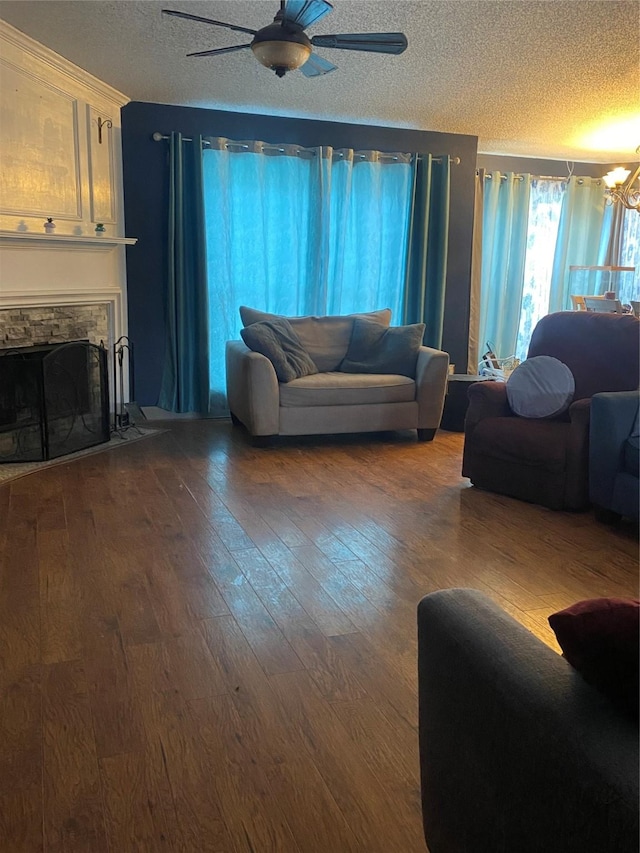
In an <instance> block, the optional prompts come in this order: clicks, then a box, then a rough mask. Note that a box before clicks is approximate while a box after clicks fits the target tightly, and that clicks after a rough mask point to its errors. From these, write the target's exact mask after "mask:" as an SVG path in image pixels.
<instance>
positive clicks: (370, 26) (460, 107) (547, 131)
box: [0, 0, 640, 162]
mask: <svg viewBox="0 0 640 853" xmlns="http://www.w3.org/2000/svg"><path fill="white" fill-rule="evenodd" d="M278 5H279V4H278V2H277V0H166V2H156V0H144V2H137V0H120V2H114V1H113V0H72V2H68V0H38V2H31V0H20V2H0V17H2V18H4V20H6V21H8V22H9V23H10V24H13V25H14V26H15V27H17V28H18V29H20V30H22V31H23V32H25V33H27V34H28V35H30V36H32V37H33V38H35V39H36V40H37V41H39V42H41V43H43V44H45V45H47V46H48V47H50V48H52V49H53V50H55V51H57V52H58V53H60V54H62V55H63V56H64V57H66V58H67V59H69V60H71V61H72V62H74V63H75V64H76V65H79V66H80V67H82V68H84V69H86V70H87V71H89V72H91V73H92V74H94V75H95V76H96V77H98V78H100V79H101V80H103V81H105V82H106V83H109V84H110V85H112V86H114V87H115V88H116V89H119V90H120V91H121V92H123V93H124V94H125V95H127V96H128V97H129V98H131V99H132V100H136V101H152V102H157V103H167V104H180V105H189V106H199V107H212V108H217V109H229V110H236V111H244V112H256V113H268V114H276V115H284V116H306V117H316V118H324V119H335V120H338V121H351V122H357V123H375V124H384V125H395V126H402V127H411V128H420V129H425V130H437V131H444V132H449V133H465V134H472V135H474V136H478V137H479V150H480V151H481V152H484V153H495V154H512V155H522V156H533V157H550V158H558V159H570V160H584V161H594V162H611V161H615V160H630V159H633V151H634V149H635V148H636V146H637V145H638V144H639V143H640V39H639V33H638V21H639V11H640V4H639V3H638V2H637V0H625V2H614V0H604V2H587V0H572V2H562V0H551V2H527V0H517V1H516V2H513V0H483V2H474V0H444V2H432V0H418V2H414V0H384V2H382V0H334V11H333V12H332V13H330V14H329V15H327V16H326V17H325V18H324V19H323V20H322V21H320V22H319V23H317V24H315V25H313V26H312V27H310V28H309V33H310V35H315V34H320V33H340V32H344V33H349V32H375V31H395V30H401V31H403V32H404V33H406V35H407V37H408V40H409V47H408V49H407V51H406V52H405V53H404V54H402V55H401V56H384V55H373V54H364V53H359V52H355V51H354V52H349V51H341V50H329V49H324V48H317V53H318V54H319V55H322V56H324V57H325V58H327V59H330V60H331V61H332V62H334V63H335V64H336V65H338V70H337V71H335V72H333V73H331V74H328V75H327V76H325V77H321V78H316V79H307V78H305V77H303V75H302V74H301V73H300V72H296V73H293V74H288V75H287V76H286V77H285V78H284V79H278V78H277V77H276V76H275V74H273V73H272V72H269V71H268V70H267V69H266V68H263V67H262V66H261V65H259V64H258V63H257V61H256V60H255V59H254V57H253V55H252V54H251V52H250V51H248V50H247V51H241V52H238V53H232V54H227V55H223V56H217V57H210V58H206V59H205V58H189V59H187V58H186V57H185V53H186V52H187V51H195V50H206V49H209V48H213V47H223V46H227V45H233V44H243V43H246V41H247V40H249V39H250V37H247V36H245V34H244V33H236V32H231V31H228V30H223V29H220V28H217V27H210V26H207V25H205V24H198V23H195V22H191V21H185V20H179V19H176V18H168V17H166V16H163V15H161V13H160V10H161V9H162V8H163V7H164V8H170V9H178V10H182V11H188V12H191V13H193V14H198V15H202V16H205V17H211V18H217V19H218V20H222V21H228V22H230V23H235V24H240V25H244V26H248V27H251V28H253V29H259V28H260V27H262V26H264V25H266V24H268V23H270V22H271V20H272V18H273V15H274V14H275V12H276V11H277V9H278Z"/></svg>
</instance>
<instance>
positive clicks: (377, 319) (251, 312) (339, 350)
mask: <svg viewBox="0 0 640 853" xmlns="http://www.w3.org/2000/svg"><path fill="white" fill-rule="evenodd" d="M278 316H279V315H278V314H267V313H265V312H264V311H258V310H256V309H255V308H247V307H246V306H245V305H242V306H240V319H241V320H242V322H243V324H244V326H245V327H246V326H250V325H251V324H252V323H259V322H264V321H265V320H273V319H274V318H277V317H278ZM355 317H359V318H361V319H362V318H365V319H368V320H371V321H372V322H374V323H380V324H381V325H383V326H388V325H389V323H390V322H391V311H390V309H389V308H383V309H382V310H381V311H371V312H369V313H368V314H345V315H344V316H339V315H327V316H326V317H312V316H309V317H287V318H286V319H287V320H288V321H289V323H291V326H292V327H293V329H294V330H295V332H296V334H297V335H298V337H299V338H300V343H301V344H302V346H303V347H304V348H305V350H306V351H307V352H308V353H309V355H310V357H311V358H312V359H313V362H314V363H315V364H316V366H317V368H318V370H319V371H321V372H326V371H331V370H337V369H338V366H339V364H340V362H341V361H342V359H343V358H344V357H345V355H346V353H347V349H348V347H349V341H350V340H351V332H352V330H353V321H354V318H355Z"/></svg>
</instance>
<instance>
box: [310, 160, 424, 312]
mask: <svg viewBox="0 0 640 853" xmlns="http://www.w3.org/2000/svg"><path fill="white" fill-rule="evenodd" d="M324 155H325V157H326V161H327V162H328V163H329V164H330V167H329V168H330V172H329V175H330V187H329V209H328V212H329V221H328V228H327V231H326V233H327V246H326V251H327V261H328V263H327V288H326V302H325V309H326V310H325V313H327V314H351V313H354V312H358V311H370V310H372V309H377V308H391V316H392V322H394V323H396V324H397V323H399V322H401V317H402V307H403V292H404V283H405V275H406V257H407V238H408V233H409V216H410V210H411V206H410V199H411V187H412V169H413V167H412V163H411V160H412V158H411V155H410V154H400V153H394V154H386V153H382V152H380V151H354V150H353V149H351V148H344V149H339V150H333V149H326V148H325V149H324Z"/></svg>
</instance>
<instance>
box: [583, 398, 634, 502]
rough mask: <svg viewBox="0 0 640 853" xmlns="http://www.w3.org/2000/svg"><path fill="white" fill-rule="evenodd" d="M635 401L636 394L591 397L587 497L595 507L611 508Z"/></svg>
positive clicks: (629, 433) (630, 428)
mask: <svg viewBox="0 0 640 853" xmlns="http://www.w3.org/2000/svg"><path fill="white" fill-rule="evenodd" d="M639 399H640V398H639V396H638V392H637V391H613V392H605V393H600V394H594V395H593V397H592V398H591V426H590V441H589V443H590V450H589V457H590V458H589V496H590V498H591V500H592V501H593V503H595V504H597V505H598V506H601V507H606V508H609V507H610V506H611V501H612V497H613V488H614V483H615V479H616V475H617V474H618V472H619V471H620V470H621V466H622V452H623V445H624V442H625V441H626V439H627V438H628V437H629V436H630V435H631V432H632V430H633V426H634V423H635V419H636V417H637V415H638V404H639Z"/></svg>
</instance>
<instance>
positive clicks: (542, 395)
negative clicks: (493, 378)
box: [507, 355, 575, 418]
mask: <svg viewBox="0 0 640 853" xmlns="http://www.w3.org/2000/svg"><path fill="white" fill-rule="evenodd" d="M574 391H575V382H574V379H573V374H572V373H571V371H570V370H569V368H568V367H567V365H566V364H563V363H562V362H561V361H559V360H558V359H557V358H552V357H551V356H550V355H538V356H536V357H535V358H528V359H527V360H526V361H523V362H522V364H521V365H519V366H518V367H516V369H515V370H514V371H513V373H512V374H511V375H510V376H509V379H508V380H507V399H508V401H509V406H510V407H511V410H512V411H513V412H514V413H515V414H516V415H520V417H523V418H553V417H556V416H557V415H560V414H562V412H564V411H565V410H566V409H568V408H569V406H570V404H571V401H572V400H573V394H574Z"/></svg>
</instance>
